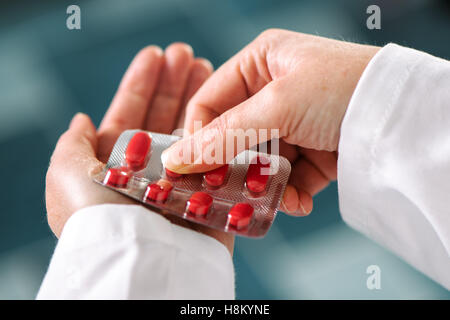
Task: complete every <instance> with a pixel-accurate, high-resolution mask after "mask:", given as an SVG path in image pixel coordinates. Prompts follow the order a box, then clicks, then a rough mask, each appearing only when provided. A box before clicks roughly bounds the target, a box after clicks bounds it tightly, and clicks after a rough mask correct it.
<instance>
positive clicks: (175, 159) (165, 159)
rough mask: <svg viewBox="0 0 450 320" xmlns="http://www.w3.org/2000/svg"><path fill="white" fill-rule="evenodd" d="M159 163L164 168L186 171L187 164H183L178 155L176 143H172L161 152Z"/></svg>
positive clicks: (177, 171)
mask: <svg viewBox="0 0 450 320" xmlns="http://www.w3.org/2000/svg"><path fill="white" fill-rule="evenodd" d="M161 163H162V164H163V166H164V168H167V169H169V170H171V171H173V172H176V173H186V172H185V171H186V170H185V168H186V167H188V166H189V165H187V164H184V163H183V161H182V159H180V157H179V150H178V144H177V143H176V144H174V145H172V146H171V147H169V148H168V149H166V150H164V151H163V152H162V153H161Z"/></svg>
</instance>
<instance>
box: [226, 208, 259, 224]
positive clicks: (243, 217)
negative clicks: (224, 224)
mask: <svg viewBox="0 0 450 320" xmlns="http://www.w3.org/2000/svg"><path fill="white" fill-rule="evenodd" d="M253 211H254V209H253V207H252V206H251V205H249V204H248V203H244V202H240V203H236V204H235V205H234V206H233V207H232V208H231V210H230V212H228V223H229V224H230V225H231V226H233V227H235V228H236V229H242V228H245V227H247V226H248V225H249V224H250V220H251V219H252V215H253Z"/></svg>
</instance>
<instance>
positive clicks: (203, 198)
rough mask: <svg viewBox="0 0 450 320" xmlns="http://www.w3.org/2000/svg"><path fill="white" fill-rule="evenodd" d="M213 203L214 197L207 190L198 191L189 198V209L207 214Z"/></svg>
mask: <svg viewBox="0 0 450 320" xmlns="http://www.w3.org/2000/svg"><path fill="white" fill-rule="evenodd" d="M212 203H213V198H212V197H211V196H210V195H209V194H207V193H206V192H201V191H199V192H196V193H194V194H193V195H192V196H191V197H190V198H189V200H188V203H187V211H188V212H190V213H192V214H194V215H197V216H205V215H206V214H207V213H208V211H209V209H210V208H211V205H212Z"/></svg>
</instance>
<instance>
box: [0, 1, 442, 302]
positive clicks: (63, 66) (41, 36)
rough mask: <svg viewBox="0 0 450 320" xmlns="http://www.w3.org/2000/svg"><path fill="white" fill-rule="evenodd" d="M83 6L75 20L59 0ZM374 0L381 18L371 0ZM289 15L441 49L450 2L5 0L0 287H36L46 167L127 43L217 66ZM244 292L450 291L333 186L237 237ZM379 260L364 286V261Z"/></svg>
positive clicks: (128, 50)
mask: <svg viewBox="0 0 450 320" xmlns="http://www.w3.org/2000/svg"><path fill="white" fill-rule="evenodd" d="M70 4H77V5H79V6H80V8H81V25H82V29H81V30H72V31H71V30H68V29H67V28H66V18H67V14H66V8H67V6H68V5H70ZM370 4H377V5H379V6H380V8H381V19H382V22H381V27H382V29H381V30H368V29H367V28H366V19H367V17H368V15H367V14H366V8H367V6H368V5H370ZM272 27H278V28H286V29H290V30H296V31H301V32H306V33H312V34H317V35H321V36H327V37H332V38H337V39H345V40H349V41H356V42H362V43H370V44H376V45H380V46H381V45H384V44H386V43H388V42H396V43H399V44H401V45H405V46H410V47H414V48H417V49H420V50H424V51H427V52H429V53H431V54H434V55H437V56H440V57H443V58H446V59H449V58H450V41H449V34H450V4H449V1H438V0H434V1H433V0H428V1H427V0H396V1H389V0H386V1H375V0H373V1H363V0H339V1H337V0H322V1H302V0H266V1H262V0H246V1H241V0H226V1H224V0H222V1H217V0H146V1H144V0H133V1H125V0H90V1H62V0H60V1H21V0H16V1H2V2H0V166H1V168H3V169H2V173H1V176H2V180H3V182H4V183H2V185H1V192H0V203H1V210H0V299H32V298H34V297H35V295H36V293H37V290H38V288H39V285H40V282H41V281H42V278H43V276H44V274H45V271H46V268H47V265H48V262H49V260H50V257H51V254H52V252H53V249H54V247H55V244H56V239H55V238H54V237H53V236H52V234H51V232H50V230H49V228H48V226H47V223H46V217H45V203H44V180H45V172H46V169H47V166H48V162H49V158H50V155H51V152H52V150H53V148H54V145H55V143H56V141H57V138H58V136H59V135H60V134H61V133H62V132H63V131H64V130H65V129H66V127H67V126H68V124H69V121H70V119H71V117H72V116H73V115H74V114H75V113H76V112H78V111H81V112H85V113H87V114H89V115H90V116H91V117H92V119H93V120H94V123H96V124H97V125H98V124H99V122H100V120H101V118H102V116H103V113H104V112H105V110H106V109H107V107H108V105H109V102H110V100H111V98H112V96H113V94H114V92H115V90H116V88H117V86H118V84H119V81H120V78H121V76H122V74H123V72H124V71H125V69H126V68H127V66H128V64H129V62H130V61H131V59H132V58H133V56H134V55H135V54H136V52H137V51H138V50H139V49H140V48H142V47H144V46H146V45H148V44H158V45H160V46H161V47H163V48H164V47H165V46H167V45H168V44H169V43H171V42H174V41H185V42H188V43H190V44H191V45H192V46H193V48H194V50H195V53H196V55H198V56H203V57H206V58H208V59H209V60H211V61H212V63H213V64H214V66H215V67H216V68H217V67H218V66H220V65H221V64H222V63H223V62H224V61H226V60H227V59H228V58H229V57H230V56H231V55H233V54H234V53H236V52H237V51H238V50H239V49H240V48H242V47H243V46H244V45H246V44H247V43H248V42H250V41H251V40H252V39H254V38H255V37H256V36H257V35H258V34H259V33H260V32H261V31H263V30H265V29H267V28H272ZM234 261H235V269H236V289H237V298H239V299H260V298H261V299H279V298H283V299H316V298H323V299H354V298H359V299H412V298H414V299H420V298H423V299H449V298H450V293H449V292H448V291H447V290H445V289H444V288H442V287H441V286H439V285H438V284H436V283H434V282H433V281H432V280H430V279H428V278H427V277H425V276H423V275H422V274H420V273H419V272H418V271H416V270H414V269H413V268H412V267H410V266H408V265H407V264H405V263H404V262H402V261H401V260H400V259H399V258H397V257H396V256H394V255H393V254H391V253H389V252H388V251H386V250H385V249H383V248H382V247H380V246H378V245H377V244H375V243H373V242H372V241H370V240H369V239H367V238H365V237H364V236H362V235H360V234H358V233H357V232H355V231H353V230H351V229H350V228H348V227H347V226H346V225H345V224H344V223H343V222H342V221H341V219H340V216H339V210H338V197H337V186H336V184H335V183H334V184H332V185H331V186H330V187H329V188H328V189H326V190H325V191H323V192H322V193H320V194H319V195H318V196H317V197H316V199H315V208H314V211H313V213H312V214H311V215H310V216H309V217H306V218H292V217H288V216H285V215H283V214H280V215H278V217H277V219H276V221H275V224H274V226H273V228H272V229H271V231H270V232H269V234H268V235H267V237H266V238H264V239H263V240H249V239H243V238H238V239H237V241H236V250H235V256H234ZM372 264H376V265H378V266H379V267H380V268H381V275H382V276H381V290H372V291H371V290H368V289H367V287H366V279H367V276H368V275H367V274H366V268H367V267H368V266H369V265H372Z"/></svg>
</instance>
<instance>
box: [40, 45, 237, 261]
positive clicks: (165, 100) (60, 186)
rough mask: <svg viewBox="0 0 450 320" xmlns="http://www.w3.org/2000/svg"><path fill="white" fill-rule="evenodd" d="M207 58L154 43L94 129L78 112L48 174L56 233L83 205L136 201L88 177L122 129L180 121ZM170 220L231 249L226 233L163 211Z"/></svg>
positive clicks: (164, 128)
mask: <svg viewBox="0 0 450 320" xmlns="http://www.w3.org/2000/svg"><path fill="white" fill-rule="evenodd" d="M212 71H213V69H212V66H211V64H210V63H209V61H207V60H205V59H200V58H194V57H193V52H192V49H191V47H190V46H188V45H185V44H181V43H176V44H172V45H170V46H169V47H168V48H167V49H166V50H165V53H163V51H162V50H161V49H160V48H158V47H155V46H150V47H147V48H145V49H143V50H141V51H140V52H139V53H138V54H137V56H136V57H135V58H134V60H133V62H132V63H131V65H130V67H129V68H128V70H127V72H126V74H125V75H124V77H123V79H122V82H121V84H120V86H119V89H118V90H117V93H116V95H115V97H114V99H113V101H112V103H111V106H110V107H109V109H108V111H107V112H106V115H105V117H104V118H103V121H102V123H101V125H100V127H99V129H98V131H96V128H95V127H94V125H93V123H92V121H91V120H90V118H89V117H88V116H87V115H84V114H77V115H76V116H75V117H74V118H73V120H72V122H71V124H70V127H69V129H68V130H67V131H66V132H65V133H64V134H63V135H62V136H61V137H60V139H59V141H58V143H57V145H56V148H55V151H54V153H53V156H52V158H51V162H50V167H49V169H48V172H47V178H46V205H47V217H48V222H49V225H50V227H51V229H52V230H53V232H54V233H55V235H56V236H58V237H59V236H60V234H61V232H62V229H63V227H64V225H65V223H66V221H67V220H68V219H69V218H70V216H71V215H72V214H73V213H74V212H76V211H77V210H80V209H82V208H85V207H88V206H92V205H97V204H103V203H119V204H137V202H135V201H133V200H132V199H130V198H127V197H125V196H123V195H121V194H119V193H117V192H114V191H112V190H109V189H107V188H104V187H102V186H100V185H97V184H96V183H94V182H93V181H92V178H91V177H92V176H93V175H94V174H95V173H98V172H100V171H101V170H103V168H104V166H105V162H106V161H107V159H108V157H109V154H110V152H111V150H112V147H113V146H114V143H115V141H116V139H117V138H118V136H119V135H120V134H121V133H122V131H124V130H127V129H136V128H140V129H144V130H149V131H157V132H162V133H171V132H172V131H173V130H174V129H175V128H177V127H180V126H182V123H183V121H184V119H183V118H184V108H185V106H186V104H187V101H188V100H189V99H190V98H191V97H192V95H193V94H194V93H195V92H196V91H197V89H198V88H199V87H200V86H201V85H202V83H203V82H204V81H205V80H206V79H207V78H208V77H209V76H210V75H211V73H212ZM165 217H167V218H168V219H169V220H171V221H172V222H175V223H177V224H179V225H182V226H185V227H188V228H191V229H193V230H196V231H199V232H202V233H204V234H207V235H209V236H212V237H214V238H216V239H217V240H219V241H220V242H222V243H223V244H224V245H225V246H226V247H227V248H228V250H229V251H230V252H231V253H232V250H233V241H234V237H233V236H231V235H230V234H226V233H224V232H220V231H217V230H212V229H210V228H207V227H204V226H200V225H197V224H193V223H190V222H188V221H186V220H183V219H181V218H177V217H172V216H168V215H167V216H165Z"/></svg>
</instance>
